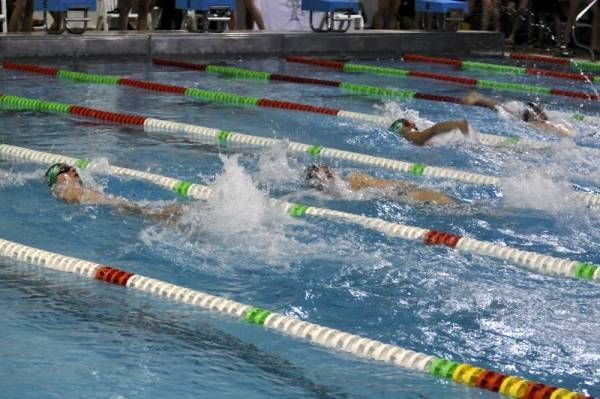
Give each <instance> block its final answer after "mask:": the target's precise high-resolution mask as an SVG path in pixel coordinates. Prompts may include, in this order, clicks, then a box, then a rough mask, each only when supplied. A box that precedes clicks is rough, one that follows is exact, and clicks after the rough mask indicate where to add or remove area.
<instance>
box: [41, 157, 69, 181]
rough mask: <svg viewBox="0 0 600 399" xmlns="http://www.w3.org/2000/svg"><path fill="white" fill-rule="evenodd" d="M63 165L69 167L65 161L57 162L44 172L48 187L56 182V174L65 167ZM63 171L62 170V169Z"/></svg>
mask: <svg viewBox="0 0 600 399" xmlns="http://www.w3.org/2000/svg"><path fill="white" fill-rule="evenodd" d="M65 167H67V168H70V166H69V165H67V164H66V163H62V162H57V163H55V164H53V165H52V166H50V167H49V168H48V170H47V171H46V173H45V174H44V178H45V179H46V183H47V184H48V187H52V186H53V185H54V184H55V183H56V179H57V178H58V175H60V174H61V169H63V168H65ZM63 172H64V170H63Z"/></svg>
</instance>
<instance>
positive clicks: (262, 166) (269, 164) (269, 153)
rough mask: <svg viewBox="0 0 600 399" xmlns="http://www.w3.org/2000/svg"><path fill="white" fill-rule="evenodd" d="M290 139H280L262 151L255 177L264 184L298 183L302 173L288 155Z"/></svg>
mask: <svg viewBox="0 0 600 399" xmlns="http://www.w3.org/2000/svg"><path fill="white" fill-rule="evenodd" d="M287 146H288V141H287V140H285V141H280V142H278V143H277V144H275V145H273V146H270V147H267V148H266V149H265V150H264V151H263V152H261V154H260V157H259V160H258V173H257V174H256V175H255V179H256V180H257V181H258V182H259V183H263V184H286V183H298V182H299V180H300V174H299V173H298V167H297V165H295V164H292V165H290V159H289V158H288V156H287Z"/></svg>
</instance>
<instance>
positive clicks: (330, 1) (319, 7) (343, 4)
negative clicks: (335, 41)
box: [302, 0, 362, 32]
mask: <svg viewBox="0 0 600 399" xmlns="http://www.w3.org/2000/svg"><path fill="white" fill-rule="evenodd" d="M302 9H303V10H304V11H309V12H310V14H309V15H310V28H311V29H312V30H313V32H346V31H347V30H348V29H349V28H350V23H351V22H352V21H353V20H360V21H362V15H361V14H360V6H359V1H358V0H343V1H339V0H302ZM313 12H322V13H325V15H324V16H323V19H322V20H321V23H320V25H319V26H318V27H316V26H315V25H314V24H313ZM336 22H337V26H336Z"/></svg>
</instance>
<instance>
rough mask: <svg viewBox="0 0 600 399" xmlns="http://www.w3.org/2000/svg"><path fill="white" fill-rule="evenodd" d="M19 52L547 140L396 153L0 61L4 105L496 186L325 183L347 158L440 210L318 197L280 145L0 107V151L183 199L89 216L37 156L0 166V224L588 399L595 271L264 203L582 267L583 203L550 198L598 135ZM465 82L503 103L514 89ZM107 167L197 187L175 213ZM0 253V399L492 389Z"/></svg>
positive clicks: (319, 125)
mask: <svg viewBox="0 0 600 399" xmlns="http://www.w3.org/2000/svg"><path fill="white" fill-rule="evenodd" d="M189 61H196V62H202V60H194V59H189ZM228 62H229V63H232V64H239V66H244V67H248V68H253V69H258V70H266V71H270V72H279V73H287V74H296V75H301V76H311V77H319V78H325V79H339V80H343V81H351V82H354V83H363V84H373V85H379V86H387V87H395V88H407V89H412V90H418V91H421V92H428V93H436V94H445V95H454V96H462V95H465V94H466V93H467V92H468V90H469V88H468V87H466V86H459V85H454V84H450V83H443V82H434V81H428V80H423V79H399V78H393V77H385V76H375V75H368V74H343V73H338V72H336V71H331V70H326V69H319V68H312V67H308V66H303V65H297V64H288V63H286V62H285V61H282V60H278V59H264V60H244V61H228ZM494 62H498V60H494ZM35 63H36V64H38V65H44V66H55V67H59V68H64V69H70V70H80V71H86V72H96V73H103V74H112V75H119V76H130V77H133V78H138V79H145V80H151V81H157V82H163V83H171V84H176V85H180V86H186V87H199V88H208V89H211V90H222V91H227V92H235V93H237V94H242V95H249V96H255V97H266V98H271V99H282V100H288V101H299V102H304V103H311V104H316V105H321V106H329V107H334V108H342V109H345V110H350V111H355V112H366V113H372V114H378V115H383V116H385V117H387V118H388V119H389V121H390V123H391V122H392V121H393V120H394V119H396V118H398V117H401V116H407V115H408V116H411V117H414V118H417V119H418V121H419V123H423V124H427V123H428V122H439V121H442V120H448V119H458V118H466V119H468V120H469V122H470V123H471V125H472V127H473V129H475V130H477V131H481V132H485V133H495V134H501V135H519V136H523V137H530V138H535V139H539V140H554V141H555V144H554V145H553V146H551V147H550V148H548V149H545V150H527V149H523V148H520V149H518V148H513V147H502V148H492V147H486V146H483V145H479V144H476V143H465V144H456V145H451V146H439V147H430V148H426V147H416V146H414V145H411V144H409V143H408V142H406V141H405V140H403V139H401V138H399V137H398V136H396V135H394V134H393V133H392V132H390V131H389V130H387V129H386V128H385V127H381V126H373V125H369V124H368V123H363V122H356V121H353V120H347V119H342V118H335V117H331V116H325V115H318V114H308V113H300V112H298V113H297V112H291V111H285V110H277V109H268V108H256V107H245V108H242V107H236V106H232V105H224V104H216V103H210V102H204V101H199V100H196V99H192V98H188V97H183V96H178V95H169V94H160V93H154V92H148V91H143V90H140V89H135V88H128V87H122V86H103V85H93V84H87V83H76V82H73V81H69V80H57V79H54V78H50V77H48V76H43V75H33V74H29V73H22V72H16V71H10V70H0V92H2V93H4V94H13V95H20V96H26V97H32V98H41V99H46V100H52V101H58V102H64V103H69V104H77V105H85V106H88V107H95V108H100V109H104V110H111V111H118V112H124V113H135V114H141V115H144V116H150V117H154V118H161V119H167V120H174V121H180V122H187V123H193V124H197V125H203V126H209V127H213V128H219V129H226V130H231V131H237V132H242V133H247V134H254V135H261V136H267V137H276V138H282V139H286V138H287V139H289V140H292V141H298V142H303V143H307V144H318V145H323V146H326V147H333V148H339V149H344V150H349V151H356V152H362V153H368V154H371V155H378V156H383V157H388V158H395V159H401V160H406V161H410V162H423V163H426V164H429V165H436V166H446V167H452V168H457V169H463V170H468V171H474V172H478V173H484V174H491V175H498V176H503V177H504V179H503V180H502V184H501V188H494V187H489V186H478V185H470V184H462V183H460V182H456V181H450V180H440V179H427V178H422V177H410V176H405V175H400V174H397V173H394V172H392V171H388V170H383V169H376V168H368V167H364V166H361V165H358V164H352V163H350V162H336V161H330V160H323V162H329V163H330V164H331V165H332V166H333V167H334V168H335V169H336V170H338V171H339V172H341V173H343V174H347V173H349V172H350V171H361V172H365V173H369V174H372V175H375V176H378V177H384V178H399V179H405V180H411V181H414V182H416V183H419V184H425V185H428V186H430V187H433V188H435V189H438V190H441V191H444V192H446V193H448V194H450V195H452V196H454V197H456V198H457V199H458V200H459V201H460V202H461V205H460V206H457V207H452V208H444V207H431V206H424V205H418V204H414V203H410V202H406V201H392V200H390V199H387V198H382V197H381V196H380V195H377V194H378V193H369V194H368V195H341V196H338V197H331V196H326V195H323V194H320V193H317V192H315V191H314V190H310V189H308V188H307V187H306V186H305V185H304V182H303V169H304V167H305V166H306V165H307V164H309V163H310V162H312V160H311V159H310V157H309V156H308V155H307V156H306V157H301V156H293V155H288V156H286V154H285V145H282V146H278V147H275V148H269V149H255V148H236V147H235V146H231V147H230V148H219V147H216V146H212V145H206V144H203V143H198V142H195V141H194V139H193V138H192V137H187V136H184V135H180V134H176V133H168V134H166V133H160V132H157V133H146V132H143V131H142V130H141V129H139V128H136V127H130V126H120V125H115V124H109V123H101V122H99V121H97V120H91V119H85V118H79V117H74V116H71V115H57V114H46V113H40V112H20V111H15V110H9V109H3V110H0V120H1V124H0V142H2V143H6V144H11V145H17V146H21V147H27V148H31V149H35V150H40V151H48V152H53V153H58V154H63V155H68V156H73V157H78V158H89V159H92V160H94V161H95V163H94V167H92V168H90V169H89V170H84V171H81V174H82V176H83V178H84V181H85V182H86V184H89V185H92V186H93V187H95V188H97V189H99V190H103V191H104V192H106V193H110V194H114V195H119V196H123V197H126V198H128V199H131V200H134V201H138V202H140V203H143V204H146V205H149V206H160V205H164V204H169V203H173V202H184V203H188V210H187V211H186V214H185V215H184V217H183V218H182V220H181V221H180V222H179V223H177V224H175V225H165V224H160V223H157V222H154V221H152V220H147V219H143V218H139V217H136V216H134V215H123V214H119V213H118V212H116V211H115V210H114V209H110V208H107V207H103V206H91V205H69V204H66V203H64V202H61V201H58V200H57V199H55V198H54V197H53V196H52V195H51V194H50V192H49V190H48V187H47V186H46V185H45V184H44V182H43V180H42V178H41V176H42V175H43V172H44V170H45V166H44V165H39V164H33V163H27V162H20V161H16V160H9V159H1V160H0V199H1V203H2V207H0V220H1V223H0V237H1V238H3V239H7V240H12V241H16V242H19V243H22V244H25V245H30V246H34V247H37V248H41V249H45V250H48V251H54V252H58V253H61V254H64V255H68V256H73V257H78V258H82V259H86V260H90V261H93V262H98V263H105V264H109V265H111V266H115V267H120V268H123V269H125V270H129V271H132V272H135V273H140V274H143V275H145V276H149V277H153V278H157V279H161V280H163V281H167V282H171V283H175V284H179V285H182V286H186V287H189V288H193V289H197V290H201V291H205V292H208V293H211V294H215V295H221V296H226V297H229V298H231V299H234V300H236V301H239V302H243V303H247V304H252V305H255V306H261V307H264V308H267V309H272V310H277V311H279V312H281V313H285V314H288V315H293V316H295V317H299V318H301V319H304V320H308V321H311V322H314V323H318V324H321V325H324V326H328V327H333V328H337V329H340V330H343V331H346V332H350V333H355V334H359V335H362V336H365V337H369V338H372V339H377V340H380V341H383V342H386V343H394V344H397V345H400V346H403V347H405V348H409V349H412V350H416V351H421V352H425V353H428V354H431V355H435V356H440V357H445V358H451V359H453V360H455V361H460V362H465V363H471V364H474V365H478V366H481V367H486V368H489V369H493V370H497V371H500V372H503V373H507V374H513V375H518V376H521V377H523V378H527V379H531V380H534V381H539V382H544V383H548V384H550V385H555V386H561V387H566V388H568V389H572V390H575V391H580V392H585V393H587V394H589V395H592V396H598V395H600V309H599V307H598V304H599V303H600V288H599V287H598V286H597V285H595V284H594V283H591V282H586V281H582V280H575V279H565V278H558V277H551V276H544V275H539V274H534V273H531V272H529V271H527V270H525V269H523V268H521V267H519V266H517V265H512V264H510V263H507V262H504V261H501V260H496V259H492V258H487V257H480V256H477V255H473V254H469V253H466V252H459V251H455V250H452V249H449V248H445V247H428V246H424V245H422V244H420V243H418V242H414V241H404V240H400V239H394V238H390V237H386V236H385V235H382V234H380V233H377V232H375V231H372V230H368V229H366V228H362V227H360V226H356V225H351V224H346V223H340V222H336V221H333V220H326V219H317V218H311V217H307V218H292V217H291V216H288V215H285V214H283V213H282V211H281V210H280V209H279V208H271V207H269V205H268V201H267V199H268V198H269V197H273V198H282V199H286V200H288V201H294V202H302V203H306V204H310V205H315V206H321V207H326V208H332V209H338V210H343V211H348V212H353V213H358V214H365V215H368V216H373V217H378V218H382V219H385V220H388V221H393V222H399V223H404V224H409V225H415V226H420V227H423V228H428V229H439V230H442V231H450V232H453V233H456V234H461V235H467V236H471V237H475V238H478V239H482V240H488V241H492V242H495V243H503V244H506V245H509V246H512V247H515V248H520V249H525V250H528V251H535V252H539V253H543V254H548V255H553V256H557V257H563V258H570V259H578V260H582V261H588V262H594V263H596V264H598V263H600V244H599V242H600V229H599V227H600V217H599V213H598V210H593V209H588V208H586V207H585V206H584V205H581V204H579V203H577V202H575V201H572V200H571V199H570V197H569V195H568V193H569V191H570V190H571V189H572V188H576V189H578V190H586V191H594V192H598V187H600V184H599V183H600V162H598V158H597V155H596V154H597V153H596V151H597V149H599V148H600V135H597V134H596V133H597V131H598V127H596V126H593V125H588V124H586V123H581V122H572V121H569V122H570V123H572V124H573V126H574V128H575V129H576V130H577V132H578V137H577V138H575V139H564V140H557V139H554V138H549V137H547V136H542V135H540V134H538V133H537V132H536V131H535V130H533V129H531V128H530V127H529V126H527V125H525V124H524V123H521V122H517V121H515V120H513V119H510V118H499V117H498V115H496V114H495V113H493V112H491V111H489V110H486V109H479V108H475V107H464V106H459V105H453V104H444V103H434V102H427V101H420V100H410V101H401V100H398V99H390V98H387V99H382V98H378V97H372V96H362V95H357V94H352V93H349V92H343V91H341V90H340V89H338V88H328V87H315V86H308V85H293V84H289V83H266V82H260V81H246V80H235V79H230V78H224V77H221V76H218V75H214V74H209V73H203V72H195V71H185V70H179V69H175V68H165V67H158V66H153V65H151V64H150V63H144V62H139V61H120V62H113V61H109V60H90V61H77V62H68V61H62V60H61V61H58V62H55V63H52V65H50V63H49V62H47V61H46V62H44V61H36V62H35ZM364 63H370V64H374V65H380V66H398V67H406V68H408V69H421V70H427V71H440V72H442V71H443V72H444V73H449V74H455V75H465V76H466V75H468V76H472V77H475V78H483V77H485V78H489V79H494V80H504V81H513V82H517V81H518V82H521V81H524V82H527V83H531V84H541V85H550V86H552V87H558V88H568V89H576V90H585V91H591V90H592V88H591V86H590V85H589V84H581V83H573V82H568V81H560V80H558V79H551V78H546V77H533V76H527V77H522V76H506V75H494V76H488V75H487V74H485V73H478V72H475V71H469V72H465V71H452V70H449V69H448V68H447V67H443V66H435V65H426V64H416V63H415V64H413V63H411V64H404V63H402V62H401V61H377V62H364ZM486 94H490V95H493V96H495V97H496V98H498V99H501V100H505V101H508V100H512V99H516V100H521V101H526V100H531V99H532V98H533V97H529V96H528V95H527V94H523V93H509V92H500V91H497V92H491V91H487V92H486ZM541 100H543V101H544V103H545V104H546V107H547V108H548V109H549V110H552V111H556V112H552V115H553V117H556V118H559V119H560V118H568V115H570V114H572V113H573V112H575V111H577V112H583V113H586V114H590V115H598V113H599V111H600V106H598V104H594V103H584V102H581V101H578V100H572V99H568V98H562V97H547V98H542V99H541ZM575 143H577V145H578V146H576V145H575ZM588 147H591V148H595V149H596V150H589V149H588ZM107 165H118V166H124V167H128V168H132V169H138V170H144V171H149V172H152V173H156V174H161V175H165V176H170V177H174V178H178V179H186V180H190V181H193V182H197V183H202V184H207V185H210V186H211V188H213V190H214V191H215V193H216V194H215V198H214V199H211V200H209V201H207V202H196V203H194V202H192V201H189V200H186V199H182V198H177V197H176V196H175V195H173V194H172V193H171V192H168V191H166V190H164V189H161V188H159V187H156V186H154V185H152V184H150V183H147V182H143V181H137V180H134V179H126V178H121V177H119V176H108V175H107V174H106V173H105V172H106V170H107V169H106V167H107ZM0 264H1V265H2V267H0V301H1V302H2V303H3V304H4V306H2V314H1V316H2V317H1V318H2V322H1V323H0V335H1V336H2V337H3V340H2V342H3V344H2V345H0V391H1V392H2V393H3V394H2V395H3V396H4V397H10V398H12V397H19V398H39V397H57V398H58V397H60V398H63V397H99V398H152V397H211V398H239V397H242V396H243V397H245V398H264V397H278V398H304V397H306V398H315V397H317V398H366V397H368V398H488V397H489V398H496V397H498V394H496V393H492V392H487V391H481V390H478V389H473V388H469V387H465V386H459V385H457V384H454V383H452V382H448V381H444V380H440V379H437V378H434V377H432V376H430V375H426V374H421V373H415V372H412V371H408V370H404V369H400V368H396V367H393V366H391V365H386V364H377V363H375V362H371V361H369V360H365V359H357V358H354V357H351V356H350V355H347V354H343V353H338V352H333V351H329V350H326V349H322V348H319V347H315V346H311V345H310V344H308V343H306V342H302V341H298V340H296V339H293V338H290V337H287V336H284V335H280V334H277V333H274V332H271V331H268V330H266V329H263V328H261V327H257V326H254V325H251V324H245V323H242V322H240V321H238V320H234V319H229V318H226V317H221V316H218V315H215V314H212V313H210V312H206V311H202V310H198V309H195V308H192V307H189V306H185V305H180V304H176V303H172V302H168V301H162V300H160V299H157V298H153V297H150V296H148V295H145V294H142V293H136V292H132V291H131V290H125V289H123V288H122V287H117V286H112V285H108V284H104V283H101V282H98V281H94V280H85V279H82V278H79V277H76V276H73V275H65V274H60V273H58V272H51V271H45V270H42V269H40V268H37V267H33V266H31V267H27V266H23V265H16V264H12V263H10V262H7V261H5V260H0Z"/></svg>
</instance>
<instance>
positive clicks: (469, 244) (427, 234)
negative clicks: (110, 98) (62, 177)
mask: <svg viewBox="0 0 600 399" xmlns="http://www.w3.org/2000/svg"><path fill="white" fill-rule="evenodd" d="M0 154H1V155H3V156H5V157H8V158H17V159H21V160H26V161H33V162H38V163H44V164H52V163H55V162H65V163H68V164H71V165H76V166H78V167H80V168H87V167H88V166H89V165H90V161H89V160H86V159H77V158H73V157H67V156H63V155H56V154H51V153H47V152H41V151H35V150H30V149H27V148H22V147H17V146H11V145H8V144H0ZM110 171H111V173H113V174H117V175H123V176H128V177H134V178H138V179H143V180H146V181H148V182H151V183H154V184H156V185H158V186H160V187H164V188H166V189H168V190H171V191H175V192H176V193H178V194H179V195H182V196H187V197H190V198H194V199H200V200H206V199H208V198H210V196H211V194H212V191H211V189H210V188H209V187H207V186H204V185H201V184H195V183H192V182H189V181H186V180H178V179H174V178H170V177H166V176H160V175H156V174H152V173H148V172H142V171H138V170H133V169H127V168H122V167H118V166H111V167H110ZM270 203H271V205H272V206H278V207H280V208H281V209H282V210H283V211H284V212H286V213H288V214H289V215H291V216H294V217H303V216H314V217H321V218H328V219H333V220H337V221H343V222H349V223H354V224H357V225H360V226H363V227H365V228H368V229H371V230H375V231H378V232H382V233H384V234H386V235H388V236H390V237H397V238H401V239H405V240H412V241H420V242H422V243H424V244H425V245H443V246H447V247H449V248H454V249H459V250H462V251H466V252H472V253H476V254H479V255H483V256H489V257H492V258H496V259H503V260H506V261H508V262H511V263H515V264H518V265H522V266H524V267H525V268H527V269H529V270H533V271H535V272H537V273H541V274H548V275H555V276H562V277H571V278H577V279H582V280H589V281H591V282H595V283H600V268H599V267H598V265H595V264H593V263H590V262H580V261H575V260H569V259H561V258H556V257H552V256H547V255H542V254H539V253H535V252H528V251H522V250H519V249H515V248H511V247H506V246H501V245H498V244H494V243H491V242H487V241H479V240H476V239H473V238H468V237H462V236H458V235H455V234H453V233H448V232H442V231H437V230H427V229H424V228H421V227H415V226H409V225H404V224H400V223H392V222H387V221H385V220H382V219H377V218H371V217H367V216H362V215H356V214H353V213H348V212H341V211H336V210H332V209H326V208H318V207H313V206H310V205H306V204H297V203H291V202H287V201H282V200H277V199H270Z"/></svg>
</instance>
